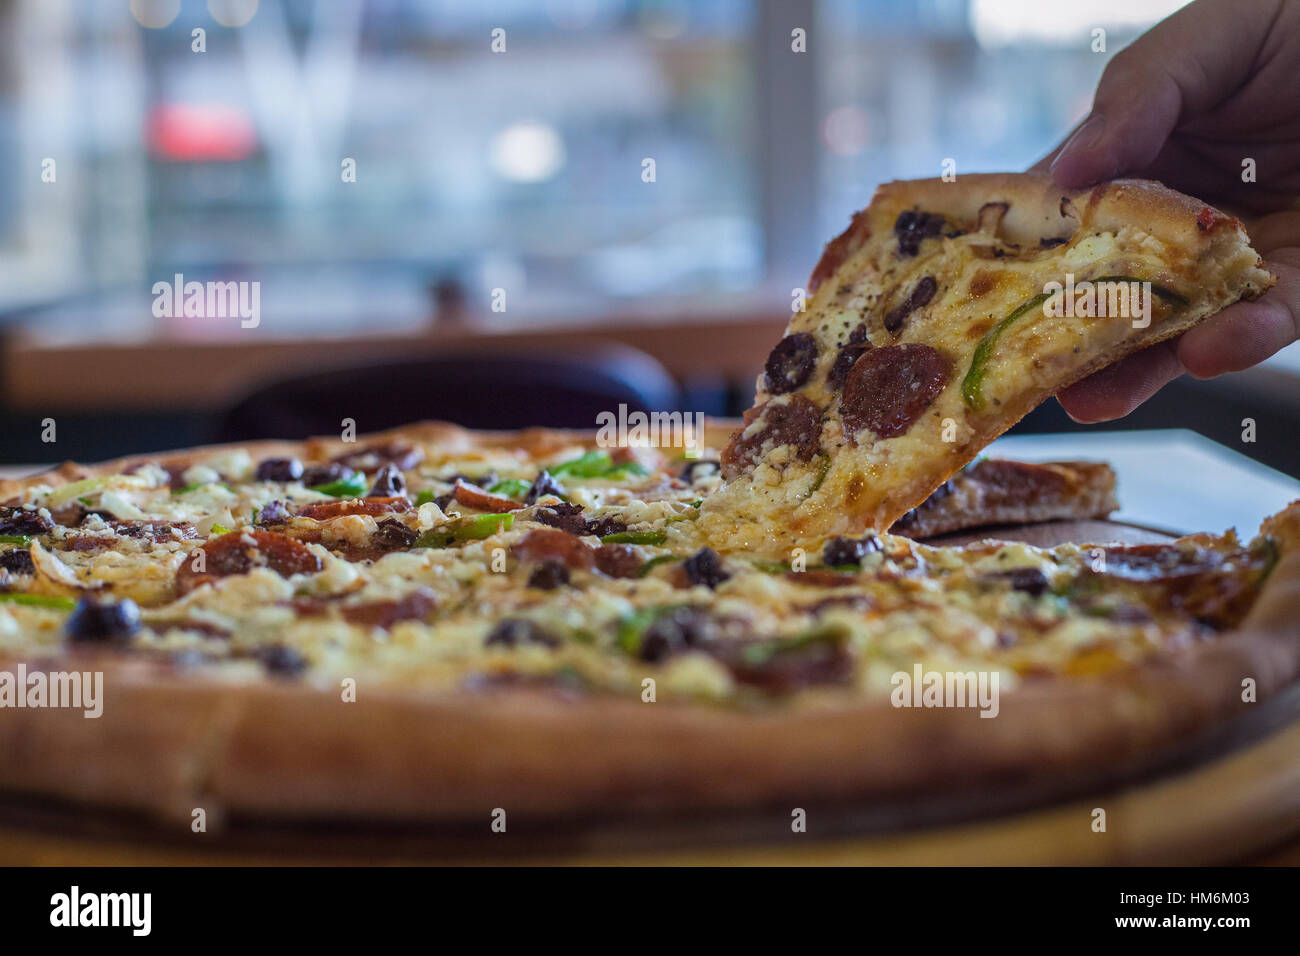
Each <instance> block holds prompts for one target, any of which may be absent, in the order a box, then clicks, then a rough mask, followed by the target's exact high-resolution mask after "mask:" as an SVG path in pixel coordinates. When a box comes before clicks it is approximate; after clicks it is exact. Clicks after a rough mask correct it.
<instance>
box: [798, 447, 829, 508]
mask: <svg viewBox="0 0 1300 956" xmlns="http://www.w3.org/2000/svg"><path fill="white" fill-rule="evenodd" d="M817 457H818V458H820V459H821V463H820V464H819V465H818V466H817V477H816V478H814V479H813V483H812V487H811V488H809V489H808V494H806V495H804V497H805V498H811V497H812V496H813V495H815V494H816V493H817V492H818V491H819V490H821V486H822V485H824V484H825V483H826V476H827V475H829V474H830V473H831V456H830V455H825V454H823V455H818V456H817Z"/></svg>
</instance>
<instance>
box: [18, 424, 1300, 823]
mask: <svg viewBox="0 0 1300 956" xmlns="http://www.w3.org/2000/svg"><path fill="white" fill-rule="evenodd" d="M731 433H732V426H731V425H730V424H729V423H725V422H714V423H711V424H710V426H709V428H708V430H707V434H706V435H705V445H706V448H705V451H704V453H703V454H702V455H701V456H699V457H695V458H690V457H687V453H686V452H687V450H686V449H685V448H674V447H663V448H633V449H629V448H615V449H609V448H602V447H600V446H599V445H598V444H597V442H596V440H595V436H594V435H592V434H582V433H575V432H561V431H548V430H529V431H524V432H519V433H475V432H470V431H466V430H464V429H461V428H457V427H455V426H451V425H444V424H436V423H426V424H422V425H413V426H410V427H407V428H403V429H398V430H396V431H392V432H387V433H383V434H378V435H374V436H369V437H365V438H362V439H360V440H356V441H352V442H345V441H342V440H337V439H314V440H310V441H307V442H299V443H286V442H275V443H252V444H245V445H235V446H223V447H210V448H201V449H195V450H191V451H185V452H177V453H172V454H164V455H149V456H138V457H133V458H129V459H123V460H119V461H115V462H109V463H105V464H101V465H96V466H90V467H87V466H79V465H72V464H68V465H64V466H62V467H61V468H58V469H56V470H55V471H53V472H49V473H46V474H41V475H36V476H33V477H30V478H25V479H22V480H16V481H8V482H5V483H4V484H3V485H0V502H3V506H2V507H0V535H3V537H2V538H0V542H3V543H0V569H3V570H0V705H3V706H2V707H0V753H3V754H4V755H5V757H4V759H3V760H0V788H2V789H3V790H4V791H6V792H8V793H18V794H26V795H29V796H31V795H34V796H38V797H40V798H43V799H49V798H58V799H62V800H71V801H78V802H83V803H91V804H95V805H100V806H107V807H114V808H123V809H129V810H133V811H137V812H141V813H145V814H149V815H152V816H153V817H155V818H157V819H158V820H159V821H162V822H163V823H164V824H167V825H175V826H188V824H189V815H190V814H191V813H192V811H193V809H194V808H200V807H201V808H204V809H205V810H206V811H207V812H208V813H209V814H210V815H211V818H212V819H214V820H215V819H217V818H219V817H220V816H222V815H224V816H226V817H228V818H235V819H243V818H257V819H272V820H304V819H311V820H315V819H360V820H391V819H401V820H423V821H442V822H446V821H463V820H479V821H482V820H486V819H487V818H488V816H489V814H491V813H492V812H493V811H494V810H495V809H496V808H503V809H505V810H506V811H507V812H509V813H511V814H519V815H523V816H524V817H525V818H536V819H553V818H559V817H564V818H572V817H573V816H574V815H575V814H583V815H587V816H590V815H592V814H611V813H615V814H616V813H646V812H649V811H697V810H700V809H702V808H719V809H720V808H735V807H741V806H745V807H751V806H766V805H770V804H773V803H776V804H780V803H781V802H782V801H786V802H789V801H795V803H794V805H797V806H806V805H809V804H811V803H814V802H816V801H818V800H826V801H838V800H854V801H866V802H870V801H872V800H878V799H892V798H895V797H905V796H907V795H913V794H918V793H934V792H936V791H940V792H942V791H947V790H952V789H954V788H962V787H965V786H968V785H976V784H980V783H992V784H999V785H1005V784H1007V783H1008V782H1014V783H1015V785H1016V786H1021V785H1027V784H1028V783H1029V782H1030V781H1033V780H1036V779H1043V778H1056V777H1059V776H1061V775H1064V774H1070V773H1076V772H1079V771H1080V770H1084V771H1087V770H1090V769H1096V768H1101V767H1105V768H1106V769H1107V771H1108V772H1109V771H1112V770H1114V769H1115V768H1116V767H1121V766H1125V765H1127V764H1129V763H1134V762H1138V763H1140V762H1141V761H1143V760H1147V759H1150V758H1151V756H1152V755H1153V754H1156V753H1159V752H1161V751H1162V748H1164V747H1166V746H1167V745H1169V744H1170V743H1171V742H1173V741H1177V740H1181V739H1184V738H1186V737H1188V736H1189V735H1192V734H1194V733H1195V732H1197V731H1198V730H1201V729H1204V728H1207V727H1210V726H1214V725H1216V724H1218V723H1220V722H1222V721H1226V720H1230V719H1231V718H1233V717H1235V716H1237V715H1239V714H1241V713H1243V712H1245V711H1246V709H1247V708H1248V707H1249V706H1250V705H1249V704H1246V703H1244V702H1243V699H1242V682H1243V680H1246V679H1249V680H1250V681H1252V682H1253V685H1254V686H1256V687H1257V688H1258V694H1259V696H1260V697H1261V698H1267V697H1268V696H1269V695H1271V694H1273V693H1276V692H1277V691H1278V690H1279V689H1281V688H1282V687H1284V686H1285V685H1286V684H1287V683H1288V682H1290V681H1292V680H1293V679H1294V677H1295V676H1296V673H1297V670H1298V669H1300V634H1297V628H1296V625H1295V621H1296V614H1297V605H1298V602H1300V554H1298V552H1300V502H1297V503H1296V504H1294V505H1292V506H1291V507H1290V508H1288V509H1286V510H1285V511H1283V512H1282V513H1280V514H1278V515H1276V516H1274V517H1273V518H1271V519H1270V520H1269V521H1268V522H1266V524H1265V526H1264V527H1263V529H1262V531H1261V534H1260V535H1259V536H1257V537H1254V538H1252V539H1250V540H1240V539H1238V537H1237V536H1236V535H1235V534H1234V533H1232V532H1227V533H1225V534H1221V535H1209V534H1198V535H1192V536H1189V537H1186V538H1182V539H1179V540H1177V541H1170V542H1168V543H1162V544H1147V545H1127V546H1117V545H1097V546H1087V545H1078V544H1067V545H1061V546H1058V547H1054V548H1049V549H1045V548H1037V547H1032V546H1029V545H1025V544H1019V543H1015V542H1010V541H999V540H983V541H980V542H977V543H974V544H970V545H966V546H963V547H938V546H931V545H927V544H925V543H922V542H919V541H917V540H915V539H914V538H912V537H907V536H904V535H901V534H890V533H885V532H881V533H878V534H877V533H871V532H865V531H864V532H860V533H858V534H855V535H852V536H833V537H831V538H829V539H827V540H826V541H825V542H824V543H823V544H822V545H821V547H820V548H818V549H816V550H812V551H806V552H805V551H802V550H797V549H796V550H792V551H791V552H790V553H788V554H786V555H785V556H783V557H782V558H779V559H778V558H773V557H771V556H770V555H768V554H765V553H762V552H758V551H748V550H743V549H735V548H729V547H727V546H726V545H725V544H724V543H722V542H718V541H716V540H713V539H711V538H710V537H709V536H708V529H707V527H706V526H705V524H704V522H703V520H702V516H703V515H704V514H705V513H706V509H707V507H708V503H709V501H710V499H711V498H712V497H713V496H715V495H717V494H718V493H719V492H720V490H721V489H723V487H724V482H723V478H722V475H721V470H722V468H723V467H724V466H723V462H722V459H721V455H720V452H721V450H722V449H723V447H724V446H725V445H726V443H727V442H728V441H729V440H730V435H731ZM1017 474H1018V475H1019V476H1020V480H1022V481H1025V482H1030V483H1031V484H1030V486H1031V487H1047V484H1046V482H1047V479H1046V478H1045V477H1043V476H1046V475H1053V476H1055V479H1056V482H1057V483H1056V485H1054V487H1057V488H1058V491H1057V492H1056V493H1057V494H1058V495H1064V494H1065V489H1068V488H1069V487H1076V488H1087V489H1090V490H1089V492H1088V494H1087V495H1080V496H1079V499H1078V500H1079V501H1080V502H1085V501H1086V502H1088V503H1090V504H1095V505H1096V506H1097V508H1098V511H1097V513H1102V512H1103V511H1104V510H1105V509H1106V508H1108V507H1110V506H1111V503H1110V501H1109V499H1108V498H1107V495H1108V494H1109V489H1110V488H1111V486H1112V483H1110V482H1107V481H1106V480H1104V478H1103V479H1096V478H1093V479H1089V478H1088V477H1086V475H1087V472H1086V466H1083V465H1077V464H1057V465H1049V466H1020V465H1016V464H1014V463H1006V462H1002V463H999V462H994V461H989V462H983V463H979V464H977V465H975V466H973V467H972V468H971V469H968V471H967V472H966V473H965V475H959V476H957V477H955V478H954V479H953V490H952V491H951V492H950V493H949V494H948V495H946V496H944V497H943V498H941V499H940V500H938V501H936V503H935V504H934V505H933V506H932V507H931V508H929V510H928V511H927V508H926V507H923V508H921V509H919V510H918V512H917V514H916V517H915V518H914V519H911V520H912V521H913V522H914V523H915V525H916V526H917V527H932V526H933V525H927V524H926V522H941V521H945V520H951V519H950V518H944V517H940V516H941V515H942V514H943V512H944V509H947V508H952V509H953V511H952V514H956V513H958V512H960V511H961V510H962V508H967V509H969V508H971V507H972V506H973V505H972V502H974V501H975V499H976V498H977V497H979V496H983V498H984V499H985V500H987V501H990V505H989V507H990V508H991V509H992V511H991V512H990V513H991V514H1001V512H997V510H996V509H997V508H998V507H1000V505H998V504H997V503H996V500H995V499H996V498H997V494H998V492H997V490H996V489H997V488H999V487H1003V488H1004V490H1005V488H1006V486H1008V485H1011V484H1013V483H1014V481H1013V478H1014V476H1015V475H1017ZM1033 476H1038V477H1037V478H1034V477H1033ZM1034 481H1037V482H1038V485H1037V486H1034V485H1032V482H1034ZM1032 497H1033V496H1029V497H1022V502H1032ZM1003 499H1004V500H1010V499H1009V497H1008V496H1007V495H1005V494H1004V495H1003ZM947 501H952V502H954V503H963V502H964V504H962V505H961V507H957V506H956V504H953V505H946V504H945V502H947ZM92 674H100V675H102V688H103V690H102V695H101V696H100V698H99V703H98V705H97V706H98V707H99V709H100V713H99V715H98V716H94V717H88V716H87V715H86V714H84V713H83V712H82V711H81V710H79V709H77V708H75V707H70V706H61V707H53V706H49V705H50V704H52V703H54V702H55V701H54V698H55V697H57V696H58V694H59V693H60V692H61V689H62V691H66V690H67V681H68V680H69V677H68V675H86V678H85V679H86V680H87V682H89V681H90V677H89V675H92ZM20 675H21V678H22V679H21V680H20V679H19V677H20ZM38 688H39V695H38V693H37V689H38ZM958 693H960V694H961V695H962V702H960V703H954V701H955V700H956V698H955V697H952V696H951V695H953V694H958ZM945 695H949V696H945ZM19 696H22V698H23V701H24V703H23V704H22V705H20V704H19V703H18V698H19ZM38 696H39V699H38ZM936 702H937V703H939V704H943V705H944V706H932V704H934V703H936ZM949 704H951V705H952V706H948V705H949ZM986 718H996V719H986Z"/></svg>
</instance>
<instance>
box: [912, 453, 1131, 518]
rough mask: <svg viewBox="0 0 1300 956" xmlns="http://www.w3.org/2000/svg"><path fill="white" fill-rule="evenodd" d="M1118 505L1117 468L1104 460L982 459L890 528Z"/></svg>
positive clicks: (1101, 510)
mask: <svg viewBox="0 0 1300 956" xmlns="http://www.w3.org/2000/svg"><path fill="white" fill-rule="evenodd" d="M1118 507H1119V502H1118V501H1117V500H1116V499H1115V472H1114V471H1112V470H1111V467H1110V465H1107V464H1106V463H1104V462H1100V461H1051V462H1044V463H1042V464H1031V463H1029V462H1023V461H1008V460H1006V459H1002V458H981V459H979V460H978V461H975V462H972V463H971V464H969V465H967V466H966V467H965V468H963V469H962V470H961V471H959V472H958V473H957V474H955V475H953V476H952V477H951V478H949V479H948V480H947V481H945V482H944V483H943V484H942V485H940V486H939V487H938V488H936V489H935V490H934V491H933V492H932V493H931V495H930V497H928V498H926V499H925V501H923V502H921V503H920V504H919V505H917V506H916V507H915V508H913V509H912V510H911V511H909V512H907V513H906V514H905V515H903V517H901V518H899V519H898V520H897V521H895V522H894V525H893V527H892V528H891V529H890V530H891V531H893V532H894V533H895V534H902V535H906V536H907V537H909V538H932V537H936V536H938V535H942V534H952V533H953V532H956V531H969V530H971V529H974V528H983V527H986V526H990V525H998V524H1013V525H1014V524H1030V523H1035V522H1041V521H1059V520H1063V519H1067V518H1074V519H1082V518H1105V517H1107V516H1108V515H1109V514H1110V513H1111V512H1113V511H1115V510H1116V509H1117V508H1118Z"/></svg>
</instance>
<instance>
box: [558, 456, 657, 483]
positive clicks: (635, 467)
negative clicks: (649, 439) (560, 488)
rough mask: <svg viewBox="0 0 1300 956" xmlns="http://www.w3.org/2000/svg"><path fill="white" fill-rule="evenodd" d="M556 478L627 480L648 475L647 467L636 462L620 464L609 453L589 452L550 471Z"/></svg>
mask: <svg viewBox="0 0 1300 956" xmlns="http://www.w3.org/2000/svg"><path fill="white" fill-rule="evenodd" d="M550 472H551V475H552V476H553V477H555V478H610V479H618V478H626V477H627V476H628V475H644V474H647V472H646V470H645V466H644V465H642V464H641V463H640V462H636V461H624V462H620V463H618V464H615V463H614V460H613V459H612V458H610V456H609V452H607V451H589V452H587V453H586V454H585V455H579V456H578V457H577V458H573V459H570V460H569V461H562V462H560V463H559V464H558V465H556V466H555V467H553V468H551V469H550Z"/></svg>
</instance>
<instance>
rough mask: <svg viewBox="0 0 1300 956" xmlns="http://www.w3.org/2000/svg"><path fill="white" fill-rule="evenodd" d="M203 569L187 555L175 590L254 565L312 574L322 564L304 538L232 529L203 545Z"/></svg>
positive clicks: (286, 572)
mask: <svg viewBox="0 0 1300 956" xmlns="http://www.w3.org/2000/svg"><path fill="white" fill-rule="evenodd" d="M203 559H204V569H203V570H202V571H199V570H196V569H195V567H194V558H193V557H187V558H186V559H185V563H184V564H182V565H181V568H180V570H179V571H178V572H177V573H176V590H177V591H178V592H179V593H180V594H188V593H189V592H190V591H193V590H194V589H195V588H197V587H200V586H201V585H204V584H211V583H212V582H213V581H215V580H216V579H217V578H224V577H229V576H231V575H235V574H247V573H248V572H250V571H252V570H253V569H254V568H270V569H271V570H272V571H274V572H275V573H276V574H279V575H282V576H283V577H286V578H287V577H289V576H290V575H293V574H312V573H314V572H316V571H319V570H320V569H321V567H322V564H321V559H320V558H318V557H317V556H316V555H315V554H313V553H312V552H311V551H310V550H309V549H308V547H307V546H306V545H305V544H303V543H302V542H301V541H295V540H294V539H293V538H289V537H286V536H285V535H282V534H277V533H276V532H274V531H232V532H230V533H229V534H223V535H222V536H221V537H219V538H212V539H211V540H209V541H208V542H207V544H205V545H204V546H203Z"/></svg>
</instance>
